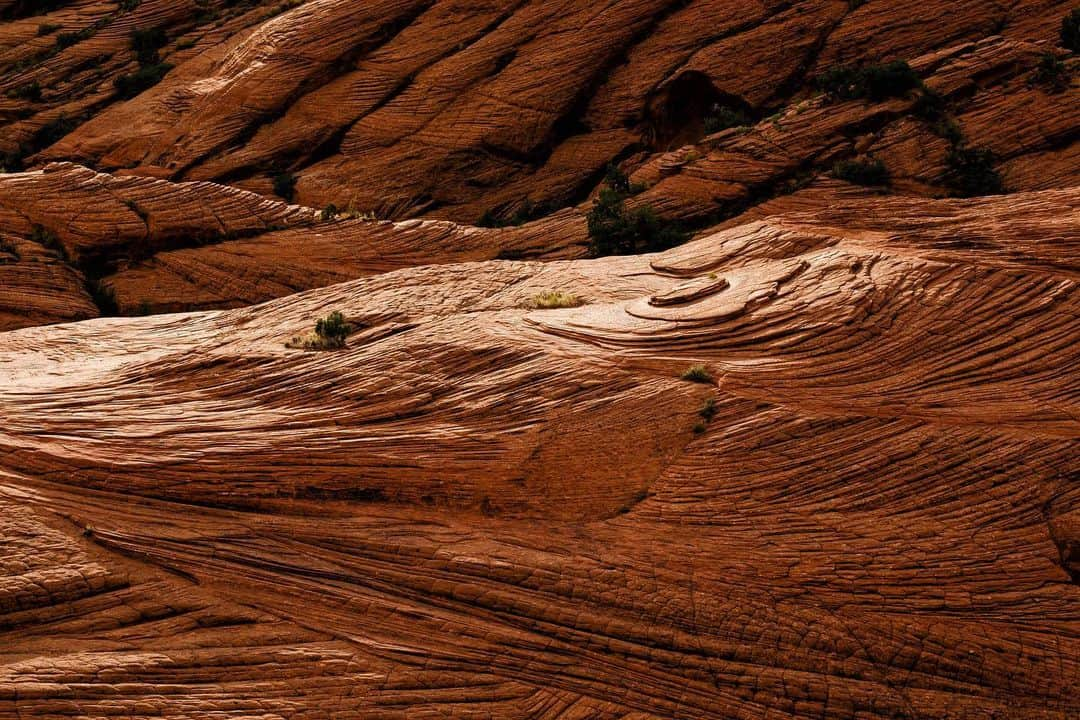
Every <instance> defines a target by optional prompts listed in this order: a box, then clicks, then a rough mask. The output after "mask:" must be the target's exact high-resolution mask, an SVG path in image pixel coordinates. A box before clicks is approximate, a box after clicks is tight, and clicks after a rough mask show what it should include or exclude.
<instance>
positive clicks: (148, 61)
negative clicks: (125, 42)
mask: <svg viewBox="0 0 1080 720" xmlns="http://www.w3.org/2000/svg"><path fill="white" fill-rule="evenodd" d="M167 42H169V36H168V35H166V34H165V28H162V27H155V28H149V29H147V30H135V31H134V32H132V33H131V49H132V50H134V51H135V56H136V57H137V58H138V60H139V64H140V65H156V64H157V63H159V62H160V60H161V59H160V57H158V50H160V49H161V48H163V47H165V44H166V43H167Z"/></svg>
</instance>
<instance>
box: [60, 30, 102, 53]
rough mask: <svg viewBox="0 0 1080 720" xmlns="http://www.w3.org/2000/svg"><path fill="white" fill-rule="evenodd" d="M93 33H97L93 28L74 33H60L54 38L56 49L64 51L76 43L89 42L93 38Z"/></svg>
mask: <svg viewBox="0 0 1080 720" xmlns="http://www.w3.org/2000/svg"><path fill="white" fill-rule="evenodd" d="M95 32H97V30H95V29H94V27H93V26H91V27H87V28H83V29H82V30H77V31H75V32H62V33H60V34H59V35H57V36H56V49H57V50H66V49H67V48H69V47H71V46H72V45H75V44H76V43H80V42H82V41H83V40H89V39H90V38H92V37H93V36H94V33H95Z"/></svg>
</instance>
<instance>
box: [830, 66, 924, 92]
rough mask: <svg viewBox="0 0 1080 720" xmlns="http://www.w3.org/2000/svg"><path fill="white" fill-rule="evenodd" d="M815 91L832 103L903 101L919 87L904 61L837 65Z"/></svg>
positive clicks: (919, 84) (919, 83)
mask: <svg viewBox="0 0 1080 720" xmlns="http://www.w3.org/2000/svg"><path fill="white" fill-rule="evenodd" d="M817 85H818V89H819V90H820V91H821V92H823V93H824V94H825V95H826V96H827V97H829V98H831V99H833V100H860V99H865V100H870V101H872V102H880V101H882V100H885V99H887V98H892V97H904V96H905V95H907V94H908V93H909V92H911V91H912V90H917V89H918V88H920V87H922V80H921V79H920V78H919V75H918V74H917V73H916V72H915V71H914V70H912V69H911V66H910V65H908V64H907V63H906V62H905V61H903V60H894V61H892V62H889V63H883V64H879V65H861V66H856V65H839V66H835V67H831V68H829V69H828V70H826V71H825V72H824V73H822V74H821V75H820V76H818V78H817Z"/></svg>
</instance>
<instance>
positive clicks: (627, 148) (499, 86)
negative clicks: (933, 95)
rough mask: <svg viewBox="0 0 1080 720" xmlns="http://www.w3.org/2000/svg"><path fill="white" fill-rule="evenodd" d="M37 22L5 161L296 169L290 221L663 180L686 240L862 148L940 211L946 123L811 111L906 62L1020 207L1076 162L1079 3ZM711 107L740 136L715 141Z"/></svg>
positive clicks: (902, 109) (273, 7)
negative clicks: (616, 164)
mask: <svg viewBox="0 0 1080 720" xmlns="http://www.w3.org/2000/svg"><path fill="white" fill-rule="evenodd" d="M9 5H10V3H9ZM49 6H50V7H48V8H46V9H48V10H49V12H47V13H37V14H35V13H33V12H31V11H30V10H29V8H30V7H32V5H31V6H27V5H26V4H25V3H16V4H15V5H14V6H12V7H9V8H8V10H7V12H6V15H8V16H14V19H13V20H10V21H8V22H6V23H4V24H3V25H0V69H2V70H0V72H2V75H0V94H4V95H5V98H3V99H0V123H2V124H3V125H2V126H3V127H4V128H5V134H4V137H3V138H2V139H0V150H2V151H3V152H5V153H8V154H9V156H11V157H12V158H13V159H12V160H11V162H16V161H21V162H24V163H27V164H29V165H40V164H42V163H44V162H46V161H49V160H74V161H78V162H82V163H84V164H87V165H90V166H93V167H96V168H98V169H101V170H105V171H110V172H113V171H122V172H128V173H135V174H139V175H151V176H155V177H164V178H169V179H173V180H215V181H219V182H225V183H230V184H234V185H238V186H241V187H245V188H248V189H253V190H255V191H258V192H262V193H265V194H270V193H271V191H272V189H273V187H274V183H273V180H274V178H276V177H279V176H285V175H287V174H292V175H293V176H294V179H295V181H296V184H295V188H296V193H297V199H298V200H299V201H300V202H303V203H304V204H307V205H311V206H314V207H318V208H321V207H323V206H324V205H326V204H328V203H334V204H336V205H337V206H339V207H346V206H354V207H356V208H357V209H358V210H360V211H364V212H375V213H376V214H377V215H379V216H380V217H386V218H402V217H409V216H420V215H424V216H429V217H437V218H441V219H452V220H456V221H459V222H470V223H471V222H475V221H476V220H477V218H479V217H481V216H482V215H483V214H484V213H485V212H488V211H493V212H495V213H496V214H497V215H501V216H503V217H509V216H511V215H512V214H513V212H514V211H515V209H518V210H520V209H521V208H522V207H524V206H526V204H527V203H526V201H530V202H531V207H532V208H533V211H534V212H541V211H543V210H551V209H553V208H559V207H566V206H573V205H576V204H578V203H580V202H581V201H582V200H583V199H585V198H586V197H587V196H588V194H589V192H590V191H591V190H592V189H593V188H594V186H595V184H596V182H597V180H598V178H599V176H600V175H601V174H602V172H603V169H604V167H605V165H606V164H607V163H609V162H611V161H613V160H618V161H623V160H626V161H629V162H630V163H632V164H634V165H635V166H637V165H640V164H642V163H644V162H646V161H651V169H650V176H651V177H653V178H654V179H656V180H658V179H659V178H660V177H664V178H665V179H664V180H663V181H662V182H659V184H658V185H657V187H655V188H654V189H653V191H652V193H651V195H652V201H653V202H655V204H656V205H657V206H658V207H660V208H662V209H663V210H664V212H666V213H669V214H671V215H674V216H680V217H693V218H695V219H697V220H699V221H704V220H705V219H708V218H710V217H713V216H716V215H725V214H730V213H731V212H732V210H733V208H741V207H743V206H745V205H746V204H753V203H754V202H756V201H758V200H760V199H761V197H762V196H763V195H767V194H771V193H774V192H777V190H778V189H779V188H781V187H782V186H783V185H784V184H785V183H789V182H793V181H798V180H799V179H800V177H802V176H804V175H806V174H808V173H810V174H813V173H820V172H825V171H827V170H828V169H829V168H830V166H831V165H832V163H833V162H834V161H835V160H836V159H841V158H844V157H849V156H853V155H862V154H866V153H871V154H874V155H875V156H877V157H879V158H881V159H884V160H885V161H886V163H887V165H888V166H889V167H890V170H891V171H892V173H893V175H894V180H895V185H896V187H897V189H899V190H902V191H903V192H906V193H913V194H923V195H933V194H935V193H940V192H941V191H942V177H943V173H944V170H945V167H944V163H945V158H946V156H947V152H948V148H949V141H948V140H947V139H946V138H943V137H941V132H940V123H938V121H937V120H936V119H934V118H928V117H927V116H926V115H925V114H920V113H919V112H917V110H918V108H914V109H913V108H912V103H911V102H903V101H898V100H894V101H889V102H873V103H865V102H863V101H861V100H859V101H854V102H844V103H839V104H830V103H827V102H824V101H823V100H822V98H820V97H819V96H817V95H816V92H815V89H814V78H815V77H817V76H819V75H821V74H822V73H825V72H827V71H828V70H829V69H830V68H832V67H835V66H837V65H841V64H854V63H876V62H881V61H888V60H894V59H902V60H907V61H909V62H911V63H912V65H913V67H915V68H916V70H917V71H918V72H919V73H920V75H921V76H922V77H923V78H924V79H925V80H926V81H927V83H928V85H929V86H930V87H932V88H933V89H935V90H936V91H938V92H940V93H941V95H942V101H943V106H942V110H943V111H947V112H948V113H949V114H950V115H951V116H952V117H953V120H954V122H955V128H956V131H958V132H960V133H961V134H962V135H963V136H964V137H965V138H966V141H967V142H969V143H971V144H972V145H973V146H978V147H987V148H990V149H991V150H993V152H994V153H995V154H996V156H997V164H998V166H999V168H1000V169H1001V170H1002V171H1003V174H1004V176H1005V179H1006V182H1007V184H1008V186H1009V187H1010V188H1012V189H1014V190H1033V189H1041V188H1049V187H1062V186H1067V185H1070V184H1072V183H1071V179H1072V178H1074V177H1075V175H1076V172H1077V169H1078V157H1080V156H1078V155H1077V152H1076V145H1075V138H1076V137H1077V130H1078V127H1080V125H1078V123H1080V114H1078V111H1077V107H1080V103H1078V102H1077V89H1076V88H1077V83H1076V82H1075V80H1072V79H1070V77H1071V76H1072V75H1075V74H1076V72H1075V71H1076V69H1077V68H1076V60H1075V57H1073V56H1072V55H1071V54H1069V53H1068V52H1066V51H1064V50H1063V49H1062V48H1060V47H1057V45H1058V40H1057V33H1058V29H1059V27H1060V24H1061V20H1062V18H1063V17H1064V15H1065V14H1066V13H1067V12H1068V11H1069V10H1070V9H1071V8H1072V3H1071V0H1020V1H1019V2H1009V3H1003V2H990V3H987V2H985V1H984V0H940V1H938V2H921V3H913V2H894V1H892V0H868V1H866V2H858V3H852V2H849V1H848V0H799V1H798V2H776V1H772V0H769V1H762V2H757V1H755V2H746V1H744V0H692V1H689V2H687V1H685V0H629V1H627V0H618V1H617V2H614V1H610V0H609V1H608V2H602V3H585V2H549V1H546V0H513V1H510V0H497V1H493V0H484V1H482V2H475V1H474V2H461V0H380V1H379V2H364V3H356V2H353V1H352V0H305V1H296V0H290V1H289V2H257V1H256V0H245V1H241V2H235V1H225V0H199V1H198V2H196V0H184V1H183V2H177V1H176V0H142V1H141V2H135V3H130V2H121V3H114V2H103V1H100V2H99V1H96V0H95V1H93V2H91V1H89V0H87V1H79V2H54V3H50V4H49ZM0 12H3V11H0ZM137 31H138V32H142V33H144V34H143V35H142V36H141V38H142V39H141V40H140V41H139V42H138V43H133V42H132V33H133V32H137ZM154 31H160V32H157V33H155V32H154ZM147 33H149V34H147ZM1046 53H1050V54H1052V55H1056V56H1058V57H1059V58H1060V59H1061V61H1062V62H1063V63H1064V65H1065V69H1066V72H1064V73H1063V74H1062V75H1061V76H1060V77H1058V78H1057V79H1056V80H1053V81H1050V82H1043V81H1039V80H1038V78H1039V77H1040V76H1039V74H1038V73H1039V71H1038V69H1037V68H1038V64H1039V62H1040V59H1041V58H1042V56H1043V55H1045V54H1046ZM165 70H167V72H164V71H165ZM140 73H142V75H140ZM159 75H160V82H158V83H157V84H156V85H155V84H153V83H152V82H150V80H149V79H146V78H152V79H157V77H158V76H159ZM140 82H141V83H142V84H138V83H140ZM144 85H145V87H144ZM132 86H135V87H136V88H137V89H138V90H141V92H137V93H132V92H130V91H129V90H128V88H130V87H132ZM129 95H133V96H132V97H128V96H129ZM713 105H719V106H723V107H727V108H729V109H735V110H739V111H741V112H743V113H744V114H745V118H746V119H745V120H744V122H746V123H747V124H748V125H749V126H750V127H751V128H752V129H751V130H750V131H749V132H743V131H740V132H739V133H735V134H734V135H733V134H732V133H731V132H727V133H719V134H718V133H713V134H712V135H709V134H708V131H709V125H708V123H707V117H708V115H709V113H710V111H711V108H712V106H713ZM9 164H10V163H9Z"/></svg>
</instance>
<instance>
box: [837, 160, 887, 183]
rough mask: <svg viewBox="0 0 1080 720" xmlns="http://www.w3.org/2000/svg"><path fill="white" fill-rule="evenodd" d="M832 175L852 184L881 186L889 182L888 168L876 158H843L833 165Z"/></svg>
mask: <svg viewBox="0 0 1080 720" xmlns="http://www.w3.org/2000/svg"><path fill="white" fill-rule="evenodd" d="M832 174H833V177H835V178H837V179H838V180H846V181H847V182H849V183H852V184H854V185H864V186H867V187H881V186H883V185H888V184H889V170H888V169H887V168H886V167H885V163H883V162H881V161H880V160H876V159H873V158H871V159H869V160H843V161H841V162H838V163H836V164H835V165H833V171H832Z"/></svg>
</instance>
